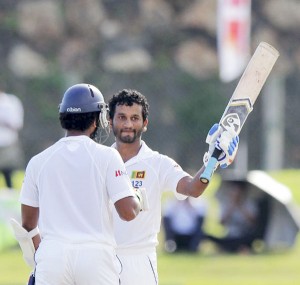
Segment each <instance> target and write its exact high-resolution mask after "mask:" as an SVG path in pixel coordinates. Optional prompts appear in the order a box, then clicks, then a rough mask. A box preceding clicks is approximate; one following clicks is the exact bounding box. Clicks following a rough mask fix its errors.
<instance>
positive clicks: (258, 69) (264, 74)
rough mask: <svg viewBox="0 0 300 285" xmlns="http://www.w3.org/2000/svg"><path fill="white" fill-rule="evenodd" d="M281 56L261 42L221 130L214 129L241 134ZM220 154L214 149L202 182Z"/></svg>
mask: <svg viewBox="0 0 300 285" xmlns="http://www.w3.org/2000/svg"><path fill="white" fill-rule="evenodd" d="M278 56H279V52H278V51H277V50H276V49H275V48H274V47H272V46H271V45H270V44H268V43H265V42H261V43H260V44H259V46H258V47H257V49H256V50H255V52H254V54H253V56H252V58H251V59H250V61H249V63H248V65H247V67H246V69H245V71H244V73H243V75H242V77H241V79H240V81H239V83H238V85H237V87H236V89H235V91H234V93H233V95H232V97H231V99H230V101H229V103H228V105H227V107H226V109H225V112H224V114H223V116H222V118H221V120H220V123H219V126H217V127H216V128H219V129H218V130H211V131H212V132H218V133H220V132H222V131H224V130H227V131H234V132H235V133H236V134H239V133H240V131H241V129H242V127H243V125H244V123H245V121H246V119H247V117H248V115H249V114H250V112H251V111H252V108H253V105H254V103H255V101H256V99H257V97H258V95H259V93H260V91H261V89H262V87H263V85H264V84H265V82H266V79H267V78H268V76H269V74H270V72H271V70H272V68H273V66H274V64H275V62H276V60H277V58H278ZM209 135H210V134H209ZM221 153H222V151H221V150H220V149H218V148H215V149H214V151H213V152H212V154H211V156H210V157H209V160H208V162H207V164H206V168H205V170H204V172H203V173H202V174H201V176H200V180H201V182H202V183H205V184H206V183H209V181H210V179H211V177H212V174H213V172H214V170H215V169H216V167H217V165H218V161H219V156H220V154H221Z"/></svg>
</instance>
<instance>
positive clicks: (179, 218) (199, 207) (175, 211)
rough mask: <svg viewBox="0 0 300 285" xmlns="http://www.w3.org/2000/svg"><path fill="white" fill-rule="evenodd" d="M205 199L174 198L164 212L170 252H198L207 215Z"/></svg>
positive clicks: (167, 243) (166, 242) (166, 248)
mask: <svg viewBox="0 0 300 285" xmlns="http://www.w3.org/2000/svg"><path fill="white" fill-rule="evenodd" d="M206 209H207V207H206V203H205V200H203V199H201V198H198V199H193V200H192V198H191V197H188V198H186V199H185V200H172V201H170V202H169V203H167V204H166V207H165V210H164V213H163V226H164V231H165V250H166V251H168V252H175V251H181V250H183V251H188V252H197V251H198V247H199V244H200V242H201V240H202V238H203V230H202V226H203V222H204V219H205V215H206Z"/></svg>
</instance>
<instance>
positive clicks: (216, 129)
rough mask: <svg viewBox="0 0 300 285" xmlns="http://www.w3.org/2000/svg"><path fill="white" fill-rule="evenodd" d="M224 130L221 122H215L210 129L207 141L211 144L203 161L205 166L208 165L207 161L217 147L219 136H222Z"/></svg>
mask: <svg viewBox="0 0 300 285" xmlns="http://www.w3.org/2000/svg"><path fill="white" fill-rule="evenodd" d="M222 132H223V129H222V127H221V126H220V125H219V124H214V125H213V126H212V127H211V128H210V130H209V131H208V134H207V136H206V140H205V142H206V143H208V144H209V148H208V151H207V152H206V153H205V154H204V156H203V163H204V165H205V166H207V163H208V161H209V159H210V157H211V155H212V153H213V151H214V149H215V147H216V142H217V138H218V137H219V136H220V134H221V133H222ZM217 167H218V165H216V168H217ZM215 170H216V169H215Z"/></svg>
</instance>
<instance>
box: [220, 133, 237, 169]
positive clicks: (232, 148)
mask: <svg viewBox="0 0 300 285" xmlns="http://www.w3.org/2000/svg"><path fill="white" fill-rule="evenodd" d="M238 147H239V136H238V135H237V134H236V133H235V132H234V131H233V130H231V129H230V130H225V131H224V132H223V133H221V135H220V136H219V137H218V138H217V141H216V148H218V149H220V150H222V151H223V152H222V153H221V155H220V156H219V158H218V161H219V164H220V167H221V168H226V167H227V166H229V165H230V164H231V163H232V162H233V161H234V158H235V156H236V153H237V150H238Z"/></svg>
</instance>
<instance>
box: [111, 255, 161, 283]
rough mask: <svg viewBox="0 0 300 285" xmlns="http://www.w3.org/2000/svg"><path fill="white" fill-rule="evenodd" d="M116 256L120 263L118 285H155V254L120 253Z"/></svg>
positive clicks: (156, 276)
mask: <svg viewBox="0 0 300 285" xmlns="http://www.w3.org/2000/svg"><path fill="white" fill-rule="evenodd" d="M117 256H118V258H119V260H120V262H121V272H120V280H121V282H120V285H157V284H158V274H157V257H156V252H150V253H149V252H147V253H145V252H144V253H143V252H140V253H138V252H131V253H127V252H124V251H122V252H120V251H118V253H117Z"/></svg>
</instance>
